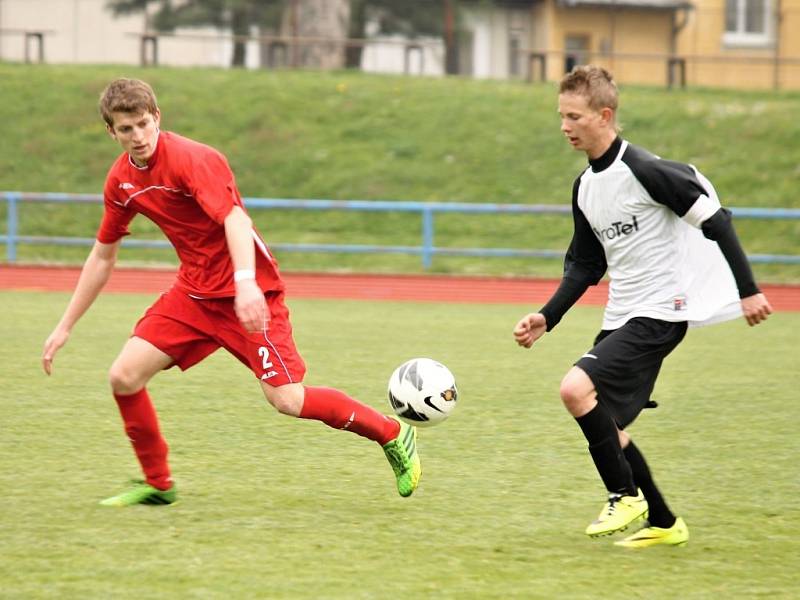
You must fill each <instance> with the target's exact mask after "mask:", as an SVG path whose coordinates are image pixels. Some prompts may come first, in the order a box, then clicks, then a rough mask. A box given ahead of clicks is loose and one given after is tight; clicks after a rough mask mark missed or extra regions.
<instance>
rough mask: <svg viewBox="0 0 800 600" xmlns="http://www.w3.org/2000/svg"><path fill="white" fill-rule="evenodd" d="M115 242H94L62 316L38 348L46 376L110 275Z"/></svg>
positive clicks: (113, 260) (115, 250) (112, 268)
mask: <svg viewBox="0 0 800 600" xmlns="http://www.w3.org/2000/svg"><path fill="white" fill-rule="evenodd" d="M119 244H120V242H114V243H113V244H103V243H102V242H98V241H95V243H94V247H93V248H92V251H91V252H90V253H89V257H88V258H87V259H86V262H85V263H84V264H83V269H81V275H80V277H79V278H78V283H77V285H76V286H75V291H74V292H73V293H72V298H71V299H70V301H69V304H68V305H67V308H66V310H65V311H64V315H63V316H62V317H61V320H60V321H59V322H58V325H56V327H55V329H54V330H53V332H52V333H51V334H50V335H49V336H48V338H47V340H45V343H44V350H43V351H42V368H43V369H44V372H45V373H47V374H48V375H50V373H52V371H53V358H54V357H55V355H56V352H58V351H59V349H60V348H61V347H62V346H63V345H64V344H66V343H67V340H68V339H69V334H70V332H71V331H72V328H73V327H74V326H75V323H77V322H78V320H79V319H80V318H81V317H82V316H83V314H84V313H85V312H86V311H87V310H88V309H89V307H90V306H91V305H92V303H93V302H94V301H95V299H96V298H97V296H98V294H99V293H100V290H102V289H103V286H104V285H105V284H106V282H107V281H108V278H109V277H110V276H111V271H113V270H114V264H115V263H116V261H117V251H118V250H119Z"/></svg>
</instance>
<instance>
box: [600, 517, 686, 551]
mask: <svg viewBox="0 0 800 600" xmlns="http://www.w3.org/2000/svg"><path fill="white" fill-rule="evenodd" d="M688 541H689V528H688V527H687V526H686V523H684V522H683V519H681V518H680V517H678V518H677V519H675V523H674V524H673V525H672V527H668V528H664V527H653V526H651V525H646V526H645V527H642V528H641V529H640V530H639V531H637V532H636V533H634V534H633V535H629V536H628V537H626V538H625V539H624V540H619V541H618V542H614V544H615V545H616V546H623V547H625V548H647V547H649V546H655V545H657V544H663V545H665V546H683V545H684V544H685V543H686V542H688Z"/></svg>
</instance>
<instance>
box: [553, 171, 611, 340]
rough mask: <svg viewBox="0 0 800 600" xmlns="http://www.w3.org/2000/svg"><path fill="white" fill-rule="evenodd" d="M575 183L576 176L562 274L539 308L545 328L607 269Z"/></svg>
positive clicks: (556, 319) (554, 323)
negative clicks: (559, 280) (570, 229)
mask: <svg viewBox="0 0 800 600" xmlns="http://www.w3.org/2000/svg"><path fill="white" fill-rule="evenodd" d="M579 185H580V178H579V179H577V180H576V181H575V185H573V187H572V219H573V222H574V226H575V231H574V233H573V235H572V241H571V242H570V244H569V248H568V249H567V254H566V256H565V257H564V276H563V278H562V279H561V284H560V285H559V286H558V289H557V290H556V291H555V293H554V294H553V296H552V297H551V298H550V300H549V301H548V302H547V304H545V305H544V306H543V307H542V308H541V310H539V312H540V313H541V314H543V315H544V318H545V320H546V321H547V331H550V330H552V329H553V327H555V326H556V325H558V323H559V321H561V319H562V317H563V316H564V315H565V314H566V313H567V311H568V310H569V309H570V308H572V306H573V305H574V304H575V303H576V302H577V301H578V300H579V299H580V297H581V296H583V294H584V292H585V291H586V290H587V289H588V287H589V286H590V285H596V284H597V282H599V281H600V280H601V279H602V278H603V275H604V274H605V272H606V269H607V265H606V255H605V251H604V250H603V246H602V244H601V243H600V241H599V240H598V239H597V237H596V236H595V235H594V232H593V231H592V227H591V225H589V221H587V220H586V216H585V215H584V214H583V211H581V209H580V208H579V207H578V187H579Z"/></svg>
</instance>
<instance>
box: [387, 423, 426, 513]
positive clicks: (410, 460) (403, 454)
mask: <svg viewBox="0 0 800 600" xmlns="http://www.w3.org/2000/svg"><path fill="white" fill-rule="evenodd" d="M389 418H390V419H394V420H395V421H397V422H398V423H400V433H398V434H397V437H396V438H395V439H393V440H392V441H391V442H387V443H386V444H385V445H384V446H383V452H384V454H386V459H387V460H388V461H389V464H390V465H392V470H393V471H394V474H395V477H397V491H398V492H399V493H400V495H401V496H403V497H404V498H406V497H408V496H410V495H411V494H413V493H414V490H415V489H417V485H419V478H420V476H421V475H422V463H421V462H420V460H419V455H418V454H417V428H416V427H413V426H411V425H409V424H408V423H404V422H403V421H401V420H400V419H397V418H395V417H389Z"/></svg>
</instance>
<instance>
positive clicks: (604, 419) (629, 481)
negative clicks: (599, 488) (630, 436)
mask: <svg viewBox="0 0 800 600" xmlns="http://www.w3.org/2000/svg"><path fill="white" fill-rule="evenodd" d="M575 420H576V421H577V422H578V425H580V428H581V430H582V431H583V435H584V437H586V441H587V442H589V453H590V454H591V455H592V459H593V460H594V465H595V467H597V472H598V473H599V474H600V478H601V479H602V480H603V483H604V484H605V486H606V489H607V490H608V491H609V492H611V493H613V494H621V495H623V496H635V495H636V485H635V484H634V482H633V481H634V480H633V474H632V472H631V466H630V465H629V464H628V461H627V460H626V459H625V456H624V454H623V453H622V448H621V447H620V445H619V434H618V433H617V425H616V424H615V423H614V419H613V418H612V417H611V414H610V413H609V412H608V411H607V410H606V409H605V407H603V405H602V404H600V403H598V404H597V405H596V406H595V407H594V408H593V409H592V410H590V411H589V412H588V413H586V414H585V415H583V416H582V417H576V418H575Z"/></svg>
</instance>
